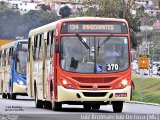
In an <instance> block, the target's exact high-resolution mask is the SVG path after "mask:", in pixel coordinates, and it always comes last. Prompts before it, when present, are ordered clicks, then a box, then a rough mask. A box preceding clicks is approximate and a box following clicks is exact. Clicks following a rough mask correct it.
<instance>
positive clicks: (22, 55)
mask: <svg viewBox="0 0 160 120" xmlns="http://www.w3.org/2000/svg"><path fill="white" fill-rule="evenodd" d="M27 46H28V44H27V42H20V43H18V45H17V57H16V58H17V60H16V62H17V65H16V68H17V72H18V73H20V74H26V63H27Z"/></svg>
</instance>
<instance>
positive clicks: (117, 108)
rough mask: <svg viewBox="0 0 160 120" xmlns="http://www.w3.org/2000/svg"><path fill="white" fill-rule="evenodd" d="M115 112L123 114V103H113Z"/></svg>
mask: <svg viewBox="0 0 160 120" xmlns="http://www.w3.org/2000/svg"><path fill="white" fill-rule="evenodd" d="M112 107H113V111H114V112H116V113H121V112H122V109H123V102H122V101H114V102H112Z"/></svg>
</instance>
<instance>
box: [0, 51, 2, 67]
mask: <svg viewBox="0 0 160 120" xmlns="http://www.w3.org/2000/svg"><path fill="white" fill-rule="evenodd" d="M1 59H2V51H0V67H1V65H2V63H1V61H2V60H1Z"/></svg>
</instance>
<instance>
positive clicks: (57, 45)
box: [55, 42, 60, 53]
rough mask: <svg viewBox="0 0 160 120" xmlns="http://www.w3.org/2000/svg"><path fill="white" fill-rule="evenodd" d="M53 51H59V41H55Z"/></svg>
mask: <svg viewBox="0 0 160 120" xmlns="http://www.w3.org/2000/svg"><path fill="white" fill-rule="evenodd" d="M55 51H56V53H60V43H59V42H56V43H55Z"/></svg>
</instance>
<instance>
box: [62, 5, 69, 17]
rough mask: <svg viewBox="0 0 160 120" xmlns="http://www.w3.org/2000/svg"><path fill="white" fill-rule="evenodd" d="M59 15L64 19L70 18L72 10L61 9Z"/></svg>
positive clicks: (65, 7) (67, 8) (66, 7)
mask: <svg viewBox="0 0 160 120" xmlns="http://www.w3.org/2000/svg"><path fill="white" fill-rule="evenodd" d="M59 14H60V15H61V17H62V18H68V17H69V16H70V15H71V8H69V7H68V6H64V7H62V8H61V9H60V11H59Z"/></svg>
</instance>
